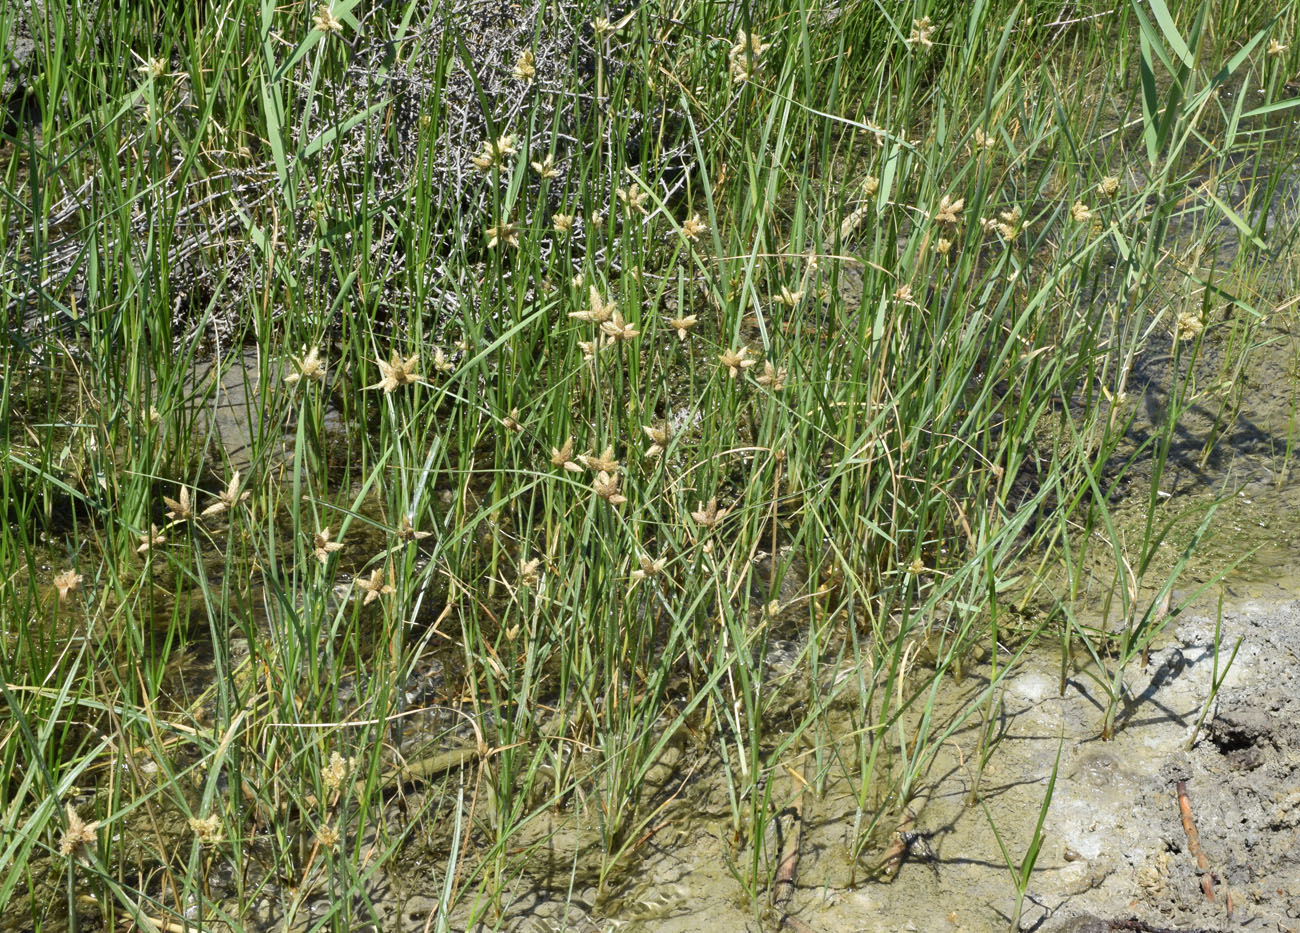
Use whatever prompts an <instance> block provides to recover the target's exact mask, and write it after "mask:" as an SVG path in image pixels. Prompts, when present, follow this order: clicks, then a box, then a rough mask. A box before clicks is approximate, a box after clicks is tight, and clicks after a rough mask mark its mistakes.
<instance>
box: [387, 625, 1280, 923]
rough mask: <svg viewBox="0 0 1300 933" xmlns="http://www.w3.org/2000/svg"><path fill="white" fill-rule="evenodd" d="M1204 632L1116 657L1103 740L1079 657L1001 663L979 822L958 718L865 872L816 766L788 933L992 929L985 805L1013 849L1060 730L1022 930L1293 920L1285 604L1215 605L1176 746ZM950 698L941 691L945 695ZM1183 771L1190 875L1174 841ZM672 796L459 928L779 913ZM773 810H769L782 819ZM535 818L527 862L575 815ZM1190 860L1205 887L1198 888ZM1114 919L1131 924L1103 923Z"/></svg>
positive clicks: (1004, 891) (969, 749)
mask: <svg viewBox="0 0 1300 933" xmlns="http://www.w3.org/2000/svg"><path fill="white" fill-rule="evenodd" d="M1214 634H1215V621H1214V619H1212V618H1210V617H1208V616H1202V615H1195V616H1194V615H1184V616H1183V617H1181V618H1179V619H1178V620H1176V621H1175V622H1174V623H1173V624H1172V626H1171V635H1170V636H1169V637H1168V638H1167V640H1166V641H1167V643H1166V644H1165V645H1164V647H1162V648H1161V650H1159V651H1156V652H1153V653H1152V655H1151V658H1150V663H1149V664H1148V666H1147V668H1146V669H1145V670H1142V669H1139V668H1137V667H1136V666H1135V668H1134V669H1133V670H1132V671H1130V672H1129V675H1128V677H1127V685H1128V688H1129V692H1130V696H1131V697H1132V699H1133V702H1132V703H1131V704H1130V705H1129V706H1128V707H1127V708H1126V709H1125V711H1124V713H1123V714H1122V719H1121V729H1120V731H1119V734H1118V736H1117V737H1116V739H1115V740H1114V741H1112V742H1106V743H1103V742H1101V741H1100V740H1099V739H1098V738H1097V734H1098V728H1099V724H1100V720H1101V714H1102V707H1103V705H1104V704H1103V703H1101V701H1100V699H1099V697H1098V695H1097V690H1096V687H1095V685H1094V684H1093V683H1092V682H1091V681H1090V679H1089V677H1088V673H1087V671H1086V670H1082V669H1080V670H1075V671H1074V672H1073V673H1072V674H1071V677H1070V679H1069V683H1068V687H1067V690H1066V693H1065V695H1064V696H1060V695H1058V692H1057V684H1058V681H1059V671H1058V667H1057V665H1058V664H1059V658H1052V657H1047V656H1041V655H1040V656H1039V657H1036V658H1034V659H1032V660H1030V661H1027V662H1026V663H1024V664H1022V665H1021V666H1019V667H1018V668H1017V669H1016V670H1015V671H1014V672H1013V673H1012V675H1011V676H1010V677H1009V678H1008V680H1007V681H1006V688H1005V692H1004V693H1003V694H1002V697H1003V705H1002V723H1001V725H1002V727H1003V729H1004V731H1003V732H1002V738H1001V740H1000V743H999V745H998V748H997V751H996V754H995V755H994V757H993V760H992V762H991V763H990V764H989V766H988V768H987V769H986V771H985V773H984V777H983V781H982V784H981V786H982V788H983V792H982V798H983V801H984V803H985V804H986V805H987V807H988V816H986V815H985V812H984V811H983V810H982V809H981V808H980V807H978V806H976V807H971V806H969V805H968V796H969V791H970V785H971V781H972V773H971V761H972V757H973V755H974V753H975V745H976V735H975V730H974V728H971V729H968V730H965V731H963V732H959V733H958V734H956V735H955V736H954V738H953V740H952V741H950V742H949V743H948V747H947V748H946V749H945V751H944V752H943V753H941V755H940V758H939V759H938V762H937V764H936V767H935V768H934V769H933V770H932V772H931V775H930V780H929V783H927V785H926V786H925V787H924V788H923V790H922V791H921V793H920V795H919V796H918V797H917V798H916V799H915V800H914V801H913V803H912V810H913V812H914V813H915V817H914V819H913V821H912V823H911V826H910V828H909V829H908V830H907V835H906V842H907V847H906V853H905V855H904V857H903V859H902V863H901V865H900V866H899V868H898V870H897V874H896V876H895V877H894V878H893V880H892V881H886V880H883V879H882V878H880V877H877V878H875V879H864V877H863V875H864V874H865V866H866V865H868V864H869V863H871V862H872V861H873V860H876V861H878V860H879V858H880V857H881V855H882V851H881V849H880V848H879V847H877V848H875V849H874V851H868V852H867V853H866V854H865V855H864V858H863V861H862V864H860V865H859V866H857V870H856V871H855V870H854V866H853V865H851V864H850V862H849V860H848V858H847V849H848V846H849V842H850V838H851V833H852V829H853V825H852V824H853V812H852V811H853V808H852V803H851V800H849V799H846V798H847V795H848V792H849V785H848V783H847V782H845V781H842V780H840V781H837V780H831V781H830V782H829V783H828V785H827V788H826V791H825V792H824V793H823V794H820V795H814V794H811V793H809V794H805V795H804V797H803V802H802V821H801V827H800V829H801V832H800V838H799V848H800V860H799V864H798V870H797V878H796V882H795V887H794V892H793V896H792V897H791V898H790V901H789V903H788V905H787V909H788V911H789V915H788V916H789V918H790V919H789V920H788V921H787V923H786V926H787V928H793V929H798V930H806V929H811V930H816V931H832V930H835V931H840V930H851V931H863V933H866V931H881V933H884V931H897V930H921V931H926V930H954V931H959V930H960V931H968V933H983V931H1002V930H1005V929H1007V924H1008V918H1009V915H1010V912H1011V910H1012V907H1013V902H1014V889H1013V886H1012V882H1011V878H1010V875H1009V873H1008V870H1007V868H1006V866H1005V865H1004V864H1003V862H1002V860H1001V858H1000V855H999V854H998V853H999V849H998V845H997V842H996V840H995V837H994V834H993V831H992V829H991V828H990V818H991V820H992V821H993V823H995V824H996V826H997V830H998V833H999V834H1000V835H1001V836H1002V838H1003V840H1004V841H1005V843H1006V844H1007V847H1008V849H1009V850H1010V851H1011V853H1012V855H1013V857H1014V858H1016V859H1019V857H1020V855H1021V854H1022V853H1023V852H1024V850H1025V847H1026V846H1027V845H1028V843H1029V841H1030V836H1031V834H1032V829H1033V826H1034V823H1035V821H1036V819H1037V815H1038V810H1039V806H1040V804H1041V802H1042V799H1043V795H1044V794H1045V793H1046V790H1047V782H1048V779H1049V775H1050V773H1051V770H1052V766H1053V762H1054V760H1055V758H1056V753H1057V747H1058V740H1062V741H1063V743H1064V744H1063V749H1062V752H1061V764H1060V770H1059V778H1058V781H1057V784H1056V788H1055V795H1054V799H1053V801H1052V806H1051V809H1050V812H1049V814H1048V817H1047V821H1046V824H1045V831H1046V842H1045V844H1044V846H1043V849H1042V854H1041V856H1040V858H1039V863H1038V869H1037V871H1036V872H1035V874H1034V876H1033V879H1032V882H1031V884H1030V886H1029V890H1028V895H1027V899H1026V905H1025V911H1024V914H1023V916H1022V922H1021V928H1022V929H1026V930H1044V931H1060V933H1065V931H1081V930H1094V929H1095V930H1105V929H1171V930H1216V931H1217V930H1235V929H1255V930H1278V931H1292V930H1300V846H1298V845H1297V843H1298V841H1300V678H1298V675H1297V673H1296V671H1297V669H1298V667H1300V665H1298V664H1297V662H1300V602H1288V603H1280V604H1265V603H1249V604H1245V605H1243V606H1241V607H1240V608H1239V609H1238V610H1236V611H1234V612H1232V613H1229V614H1227V615H1225V617H1224V619H1223V627H1222V633H1221V640H1222V644H1223V654H1222V655H1221V658H1220V664H1221V665H1222V664H1223V662H1224V661H1225V660H1226V657H1227V654H1228V653H1229V652H1230V651H1231V648H1232V646H1233V645H1234V644H1235V643H1236V641H1237V639H1239V638H1240V639H1242V644H1241V649H1240V651H1239V653H1238V655H1237V657H1236V660H1235V662H1234V663H1233V665H1232V667H1231V669H1230V671H1229V672H1228V674H1227V677H1226V679H1225V681H1224V683H1223V687H1222V689H1221V691H1220V693H1219V696H1218V699H1217V701H1216V702H1215V704H1214V705H1213V707H1212V710H1211V714H1210V716H1209V717H1208V718H1207V720H1206V723H1205V726H1204V727H1203V728H1202V729H1201V731H1200V734H1199V738H1198V740H1197V741H1196V743H1195V746H1194V747H1193V748H1192V750H1191V751H1190V752H1189V751H1187V750H1186V745H1187V742H1188V740H1189V738H1190V737H1191V735H1192V732H1193V730H1194V728H1195V724H1196V722H1197V719H1198V717H1199V716H1200V713H1201V711H1202V708H1203V706H1204V704H1205V703H1206V701H1207V698H1208V697H1209V695H1210V684H1211V677H1212V671H1213V667H1214ZM980 686H981V685H980V684H979V682H978V679H977V678H972V679H971V680H969V681H968V685H967V687H966V689H964V690H961V691H954V692H959V693H961V694H973V693H975V692H978V689H979V688H980ZM968 698H969V695H965V696H960V697H956V696H955V697H949V698H948V699H947V701H946V702H950V703H952V704H954V708H955V706H956V705H957V704H959V703H960V702H962V701H963V700H965V699H968ZM950 711H951V710H949V712H950ZM681 773H682V776H683V777H685V776H686V772H685V770H683V771H682V772H681ZM1179 782H1183V784H1184V786H1185V788H1186V792H1187V800H1188V806H1189V808H1190V813H1191V814H1192V817H1193V820H1194V823H1195V826H1196V827H1197V829H1198V834H1199V842H1200V846H1201V848H1202V850H1203V852H1204V854H1205V857H1206V858H1207V859H1208V865H1209V869H1208V871H1206V870H1204V869H1202V868H1201V867H1200V865H1199V864H1198V861H1197V859H1196V857H1195V856H1194V854H1193V852H1192V850H1191V847H1190V845H1189V841H1188V837H1187V834H1186V831H1185V829H1184V825H1183V818H1182V815H1181V812H1180V806H1179V800H1178V796H1177V793H1176V790H1175V789H1176V786H1177V785H1178V783H1179ZM682 790H683V792H682V793H681V803H680V804H679V805H678V806H677V807H676V808H675V809H674V808H671V807H670V808H669V809H667V810H666V811H665V812H666V814H667V816H666V818H665V821H664V825H663V827H662V828H661V829H659V830H658V831H657V832H656V833H654V834H652V835H651V837H650V838H648V839H647V841H646V843H645V844H644V845H643V846H642V847H641V848H640V851H639V856H640V858H639V860H638V861H637V862H636V863H635V865H634V866H633V867H632V868H631V870H630V871H628V872H626V873H625V876H624V877H623V879H622V880H621V881H620V882H619V883H617V884H615V885H614V886H613V887H612V889H611V890H609V891H608V892H607V893H606V894H605V896H604V897H601V896H600V894H599V893H598V891H597V888H596V886H595V884H594V880H595V879H593V878H591V877H590V876H588V875H587V873H586V871H585V868H584V866H583V865H582V864H581V858H578V859H577V860H576V861H575V859H574V853H572V852H571V853H570V854H569V858H568V860H567V863H566V860H565V859H563V858H560V859H556V860H555V861H554V862H552V865H553V866H554V867H555V868H556V869H557V870H556V872H555V874H554V876H553V877H551V878H550V880H549V883H548V882H547V881H545V880H544V879H542V878H540V877H538V875H537V874H536V873H529V874H528V875H527V876H524V877H520V878H518V879H517V881H516V882H515V883H514V884H513V885H510V886H509V887H508V889H507V891H506V893H505V897H504V899H503V905H504V909H503V911H502V912H501V914H499V915H498V916H497V917H496V918H495V919H489V920H485V921H484V922H482V923H480V924H479V925H477V926H475V927H474V929H477V930H489V929H500V930H530V931H531V930H536V931H543V930H545V931H555V930H575V931H595V930H603V929H618V930H626V931H639V930H646V931H649V930H655V931H669V933H671V931H680V933H686V931H697V930H716V931H723V930H755V931H757V930H763V929H773V928H776V927H777V925H778V924H779V920H780V917H779V916H777V915H776V914H773V913H772V912H770V911H767V910H764V909H763V908H762V907H761V906H760V907H759V908H758V909H757V910H756V909H755V908H753V907H752V906H751V905H750V904H749V903H748V902H747V900H746V899H745V898H744V896H743V892H742V890H741V887H740V885H739V884H738V883H737V880H736V878H735V877H734V876H733V874H732V871H731V869H730V868H729V867H728V866H729V864H730V865H732V866H734V865H736V863H737V857H738V855H739V854H740V853H737V852H736V851H735V850H734V849H733V847H732V840H731V839H730V834H729V831H728V829H727V826H726V824H725V822H724V821H723V820H721V819H719V818H718V817H720V814H718V813H717V812H716V811H713V812H712V814H710V806H709V803H708V799H709V797H711V796H712V795H711V794H708V793H704V792H703V791H702V789H701V788H699V787H697V788H696V789H695V790H694V791H691V790H690V789H688V788H683V789H682ZM714 802H715V803H716V802H717V801H716V800H715V801H714ZM711 817H712V818H711ZM791 818H792V813H791V811H790V809H789V808H787V809H785V810H784V811H783V815H782V819H783V820H786V821H787V831H788V829H789V823H788V821H789V820H790V819H791ZM549 832H550V833H551V835H550V837H549V841H547V842H546V843H545V844H543V845H541V847H540V848H539V850H538V851H539V856H544V855H545V854H546V853H547V852H548V851H549V852H550V853H551V854H559V852H560V851H561V850H563V849H565V848H566V844H567V843H568V842H570V841H571V839H570V838H569V835H568V834H569V833H571V829H570V830H566V829H564V828H563V827H562V826H560V825H553V826H551V827H550V828H549ZM544 835H545V834H543V836H542V837H539V838H544ZM542 860H543V861H544V860H545V859H542ZM855 875H856V876H857V877H856V879H855V878H854V876H855ZM1206 875H1209V876H1210V879H1211V881H1210V882H1209V883H1212V885H1213V891H1214V900H1213V901H1210V900H1208V899H1207V897H1206V894H1205V893H1204V890H1203V885H1205V884H1206V882H1204V881H1203V878H1204V877H1205V876H1206ZM392 903H393V906H394V913H393V916H394V922H395V923H396V922H397V921H396V918H397V917H398V916H399V915H400V917H401V918H402V921H401V928H402V929H410V930H418V929H424V928H426V927H425V924H426V922H427V921H428V920H429V918H430V917H432V916H435V915H436V914H437V913H438V910H437V896H436V894H433V893H423V894H422V893H417V892H414V891H411V892H408V893H407V894H406V895H405V896H395V897H394V900H393V902H392ZM399 903H400V905H401V909H400V912H399V911H398V910H397V907H398V904H399ZM1229 904H1231V913H1229ZM1130 920H1135V921H1136V925H1134V924H1130V925H1129V926H1126V927H1125V926H1112V922H1116V923H1118V922H1121V921H1124V922H1127V921H1130ZM394 928H397V927H394ZM452 928H453V929H461V928H463V926H458V925H456V924H455V923H453V924H452Z"/></svg>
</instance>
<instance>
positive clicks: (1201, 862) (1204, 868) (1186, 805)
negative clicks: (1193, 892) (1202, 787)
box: [1175, 781, 1214, 903]
mask: <svg viewBox="0 0 1300 933" xmlns="http://www.w3.org/2000/svg"><path fill="white" fill-rule="evenodd" d="M1175 787H1176V788H1177V790H1178V812H1179V814H1180V815H1181V816H1182V818H1183V832H1184V833H1186V834H1187V850H1188V851H1189V852H1191V853H1192V857H1193V858H1195V859H1196V866H1197V867H1198V868H1199V869H1200V870H1201V890H1202V891H1204V892H1205V899H1206V900H1207V901H1210V902H1211V903H1213V902H1214V875H1213V874H1212V873H1211V872H1210V860H1209V858H1208V857H1207V856H1206V854H1205V850H1204V849H1202V848H1201V837H1200V835H1199V834H1198V833H1197V832H1196V823H1195V821H1193V819H1192V802H1191V800H1190V799H1189V798H1188V796H1187V782H1186V781H1179V782H1178V783H1177V784H1176V785H1175Z"/></svg>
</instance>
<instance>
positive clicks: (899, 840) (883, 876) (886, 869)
mask: <svg viewBox="0 0 1300 933" xmlns="http://www.w3.org/2000/svg"><path fill="white" fill-rule="evenodd" d="M913 819H914V814H913V813H912V811H911V810H908V811H907V812H906V813H904V814H903V821H902V822H901V823H899V824H898V828H897V829H896V830H894V841H893V842H891V843H890V845H889V848H888V849H886V850H885V857H884V858H883V859H881V861H880V868H879V869H878V870H879V872H880V880H881V881H884V882H885V883H886V884H888V883H889V882H891V881H893V880H894V877H895V876H896V875H897V874H898V870H899V869H900V868H902V867H903V859H905V858H907V851H908V849H909V848H910V847H911V838H912V837H911V831H910V827H911V825H912V820H913Z"/></svg>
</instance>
